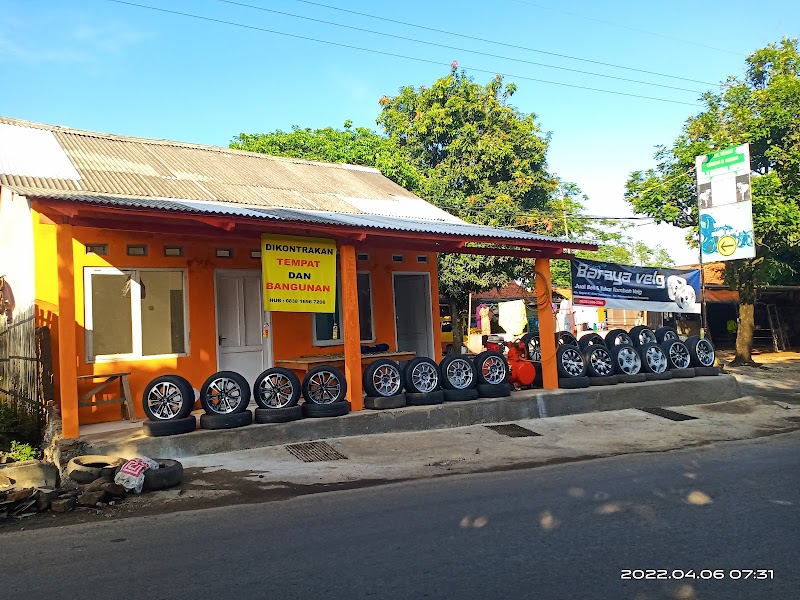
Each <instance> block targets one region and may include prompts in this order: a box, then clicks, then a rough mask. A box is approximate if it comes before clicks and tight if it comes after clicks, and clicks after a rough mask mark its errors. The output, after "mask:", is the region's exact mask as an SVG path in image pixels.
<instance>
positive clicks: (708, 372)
mask: <svg viewBox="0 0 800 600" xmlns="http://www.w3.org/2000/svg"><path fill="white" fill-rule="evenodd" d="M694 374H695V375H697V376H698V377H713V376H715V375H719V368H718V367H695V368H694Z"/></svg>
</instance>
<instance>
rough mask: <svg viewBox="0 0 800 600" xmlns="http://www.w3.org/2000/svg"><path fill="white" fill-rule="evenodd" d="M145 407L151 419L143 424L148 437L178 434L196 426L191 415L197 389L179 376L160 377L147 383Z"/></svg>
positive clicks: (143, 395)
mask: <svg viewBox="0 0 800 600" xmlns="http://www.w3.org/2000/svg"><path fill="white" fill-rule="evenodd" d="M142 408H144V413H145V414H146V415H147V419H148V420H147V421H145V422H144V423H143V425H142V429H143V430H144V433H145V435H149V436H151V437H158V436H164V435H176V434H179V433H189V432H190V431H194V430H195V428H196V427H197V420H196V419H195V418H194V415H192V414H191V412H192V409H193V408H194V389H193V388H192V384H190V383H189V382H188V381H187V380H186V379H184V378H183V377H181V376H180V375H161V376H160V377H156V378H155V379H153V380H152V381H151V382H150V383H148V384H147V386H146V387H145V388H144V392H143V393H142Z"/></svg>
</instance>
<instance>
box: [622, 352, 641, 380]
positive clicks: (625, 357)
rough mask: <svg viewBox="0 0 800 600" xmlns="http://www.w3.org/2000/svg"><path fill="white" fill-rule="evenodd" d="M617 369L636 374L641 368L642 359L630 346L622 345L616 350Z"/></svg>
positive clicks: (627, 373) (628, 373)
mask: <svg viewBox="0 0 800 600" xmlns="http://www.w3.org/2000/svg"><path fill="white" fill-rule="evenodd" d="M617 364H618V365H619V370H620V371H622V372H623V373H625V374H626V375H636V373H638V372H639V370H640V369H641V368H642V359H641V358H639V355H638V354H637V353H636V350H634V349H633V347H631V346H624V347H623V348H622V349H621V350H620V351H619V352H617Z"/></svg>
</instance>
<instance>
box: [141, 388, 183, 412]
mask: <svg viewBox="0 0 800 600" xmlns="http://www.w3.org/2000/svg"><path fill="white" fill-rule="evenodd" d="M147 406H148V408H149V409H150V411H151V412H152V413H153V416H155V417H157V418H158V419H163V420H165V421H167V420H169V419H174V418H175V416H176V415H177V414H178V412H179V411H180V410H181V407H182V406H183V394H182V393H181V390H180V389H179V388H178V386H177V385H175V384H174V383H170V382H168V381H162V382H161V383H159V384H156V385H155V386H153V389H151V390H150V393H149V394H147Z"/></svg>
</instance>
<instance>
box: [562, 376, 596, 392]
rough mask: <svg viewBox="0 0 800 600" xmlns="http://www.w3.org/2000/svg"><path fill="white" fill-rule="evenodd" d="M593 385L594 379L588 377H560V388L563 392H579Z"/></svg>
mask: <svg viewBox="0 0 800 600" xmlns="http://www.w3.org/2000/svg"><path fill="white" fill-rule="evenodd" d="M590 385H592V378H591V377H586V376H585V375H584V376H583V377H559V378H558V387H559V389H562V390H577V389H580V388H587V387H589V386H590Z"/></svg>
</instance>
